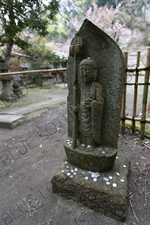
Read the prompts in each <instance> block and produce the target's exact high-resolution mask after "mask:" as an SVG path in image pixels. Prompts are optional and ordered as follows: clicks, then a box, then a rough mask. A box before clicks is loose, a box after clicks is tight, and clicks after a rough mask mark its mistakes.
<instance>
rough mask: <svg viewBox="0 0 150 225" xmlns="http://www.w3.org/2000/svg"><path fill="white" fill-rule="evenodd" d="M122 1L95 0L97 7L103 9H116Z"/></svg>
mask: <svg viewBox="0 0 150 225" xmlns="http://www.w3.org/2000/svg"><path fill="white" fill-rule="evenodd" d="M121 1H122V0H97V5H98V7H103V6H105V5H107V6H108V7H110V6H113V7H115V8H116V6H117V5H118V4H119V2H121Z"/></svg>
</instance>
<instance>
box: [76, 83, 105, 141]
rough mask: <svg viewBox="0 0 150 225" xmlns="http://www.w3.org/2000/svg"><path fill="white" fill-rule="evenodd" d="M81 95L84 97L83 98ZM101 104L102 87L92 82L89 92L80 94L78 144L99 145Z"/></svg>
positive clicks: (102, 100) (85, 91)
mask: <svg viewBox="0 0 150 225" xmlns="http://www.w3.org/2000/svg"><path fill="white" fill-rule="evenodd" d="M83 95H86V96H84V98H83ZM82 99H83V100H82ZM103 102H104V99H103V93H102V85H101V84H100V83H98V82H93V83H92V85H91V87H90V89H89V90H86V89H84V91H83V93H82V92H81V105H80V132H81V134H80V142H82V143H84V144H91V145H97V144H100V143H101V122H102V111H103Z"/></svg>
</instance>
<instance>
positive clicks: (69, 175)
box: [51, 153, 130, 221]
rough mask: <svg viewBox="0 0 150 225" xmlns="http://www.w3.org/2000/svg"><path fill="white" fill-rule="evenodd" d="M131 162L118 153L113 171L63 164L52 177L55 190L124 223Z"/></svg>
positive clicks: (53, 189) (54, 191)
mask: <svg viewBox="0 0 150 225" xmlns="http://www.w3.org/2000/svg"><path fill="white" fill-rule="evenodd" d="M129 169H130V161H129V159H128V158H127V157H126V156H125V155H123V154H121V153H119V154H118V156H117V157H116V161H115V163H114V166H113V167H112V169H111V170H109V171H108V172H104V173H99V172H92V171H88V170H83V169H80V168H78V167H75V166H73V165H72V164H70V163H69V162H67V161H65V162H62V164H61V165H59V166H58V168H57V169H56V170H55V172H54V174H53V175H52V178H51V182H52V191H53V193H59V194H61V195H62V196H65V197H67V198H71V199H73V200H76V201H79V202H81V203H82V204H83V205H85V206H87V207H89V208H91V209H93V210H95V211H98V212H102V213H103V214H105V215H107V216H110V217H113V218H115V219H118V220H121V221H123V220H125V218H126V210H127V204H128V183H129Z"/></svg>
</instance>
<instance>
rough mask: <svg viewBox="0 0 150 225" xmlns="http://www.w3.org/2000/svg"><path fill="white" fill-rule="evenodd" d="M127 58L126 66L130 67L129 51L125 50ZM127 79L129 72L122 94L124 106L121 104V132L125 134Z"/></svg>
mask: <svg viewBox="0 0 150 225" xmlns="http://www.w3.org/2000/svg"><path fill="white" fill-rule="evenodd" d="M124 58H125V68H126V69H127V67H128V52H124ZM126 81H127V72H126V73H125V80H124V89H123V95H122V106H121V134H122V135H124V133H125V117H126Z"/></svg>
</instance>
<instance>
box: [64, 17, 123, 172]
mask: <svg viewBox="0 0 150 225" xmlns="http://www.w3.org/2000/svg"><path fill="white" fill-rule="evenodd" d="M66 74H67V83H68V97H67V114H68V135H67V138H66V139H65V141H64V148H65V152H66V156H67V160H68V162H70V163H71V164H73V165H75V166H77V167H79V168H82V169H86V170H90V171H96V172H97V171H98V172H105V171H108V170H110V169H111V168H112V167H113V165H114V162H115V158H116V155H117V151H118V133H119V123H120V108H121V95H122V90H123V88H122V87H123V77H124V58H123V55H122V52H121V51H120V49H119V47H118V46H117V45H116V43H114V42H113V40H111V39H110V37H108V36H107V35H106V34H105V33H103V32H102V31H101V30H100V29H99V28H98V27H96V26H95V25H93V24H92V23H91V22H90V21H88V20H85V21H84V23H83V25H82V27H81V29H80V30H79V31H78V33H76V35H75V37H74V38H73V39H72V41H71V43H70V52H69V57H68V63H67V71H66Z"/></svg>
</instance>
